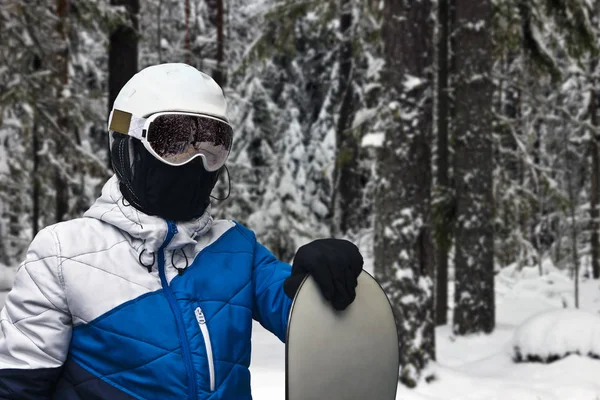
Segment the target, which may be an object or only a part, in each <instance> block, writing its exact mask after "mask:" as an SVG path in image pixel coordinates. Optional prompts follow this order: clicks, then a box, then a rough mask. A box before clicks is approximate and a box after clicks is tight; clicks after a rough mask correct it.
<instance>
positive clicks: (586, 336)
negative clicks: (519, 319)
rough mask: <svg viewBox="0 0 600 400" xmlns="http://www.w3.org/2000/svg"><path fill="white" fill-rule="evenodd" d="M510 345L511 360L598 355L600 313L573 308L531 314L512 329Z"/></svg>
mask: <svg viewBox="0 0 600 400" xmlns="http://www.w3.org/2000/svg"><path fill="white" fill-rule="evenodd" d="M512 349H513V360H514V361H515V362H542V363H551V362H554V361H556V360H560V359H562V358H565V357H567V356H569V355H572V354H577V355H582V356H588V357H591V358H596V359H600V316H599V315H597V314H593V313H590V312H586V311H581V310H575V309H561V310H552V311H546V312H543V313H540V314H537V315H534V316H533V317H531V318H530V319H528V320H527V321H525V322H524V323H523V324H522V325H521V326H520V327H519V328H518V329H517V330H516V331H515V334H514V337H513V341H512Z"/></svg>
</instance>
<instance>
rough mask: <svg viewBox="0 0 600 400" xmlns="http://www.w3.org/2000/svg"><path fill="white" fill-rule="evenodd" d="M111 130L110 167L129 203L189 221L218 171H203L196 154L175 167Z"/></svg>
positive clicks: (197, 213)
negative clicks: (185, 162)
mask: <svg viewBox="0 0 600 400" xmlns="http://www.w3.org/2000/svg"><path fill="white" fill-rule="evenodd" d="M111 134H112V135H113V143H112V147H111V161H112V163H113V169H114V170H115V171H116V173H117V177H118V178H119V185H120V188H121V192H122V193H123V196H124V197H125V200H127V201H128V202H129V203H130V204H131V205H132V206H134V207H135V208H137V209H138V210H139V211H141V212H143V213H145V214H148V215H155V216H159V217H161V218H164V219H167V220H172V221H191V220H193V219H196V218H198V217H200V216H201V215H202V214H203V213H204V211H205V210H206V208H207V207H208V205H209V204H210V193H211V192H212V190H213V188H214V186H215V184H216V183H217V179H218V176H219V172H218V171H215V172H208V171H206V169H205V168H204V165H203V164H202V159H201V158H200V157H198V158H196V159H194V160H192V161H191V162H189V163H187V164H185V165H182V166H178V167H173V166H170V165H167V164H165V163H163V162H161V161H159V160H157V159H156V158H155V157H154V156H153V155H152V154H150V153H149V152H148V151H147V150H146V149H145V148H144V145H143V144H142V142H140V141H139V140H136V139H131V138H129V137H127V136H125V135H122V134H118V133H112V132H111ZM130 146H131V149H130ZM130 150H132V151H130ZM131 155H133V162H131V159H130V156H131Z"/></svg>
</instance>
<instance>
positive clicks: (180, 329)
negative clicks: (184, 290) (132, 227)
mask: <svg viewBox="0 0 600 400" xmlns="http://www.w3.org/2000/svg"><path fill="white" fill-rule="evenodd" d="M167 227H168V230H167V237H166V239H165V242H164V243H163V244H162V246H160V249H158V275H159V276H160V283H161V286H162V288H163V291H164V293H165V296H166V297H167V301H168V302H169V306H170V307H171V311H172V312H173V316H174V317H175V322H176V324H177V334H178V335H179V342H180V343H181V351H182V353H183V360H184V362H185V369H186V372H187V378H188V399H189V400H197V398H198V397H197V391H196V377H195V371H194V364H193V362H192V355H191V351H190V344H189V342H188V338H187V335H186V333H185V327H184V324H183V317H182V314H181V309H180V308H179V304H177V300H175V295H173V292H172V291H171V287H170V286H169V283H168V282H167V277H166V274H165V247H167V245H168V244H169V242H170V241H171V240H172V239H173V236H175V235H176V234H177V232H178V231H177V225H175V223H174V222H172V221H167Z"/></svg>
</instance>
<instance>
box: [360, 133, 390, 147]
mask: <svg viewBox="0 0 600 400" xmlns="http://www.w3.org/2000/svg"><path fill="white" fill-rule="evenodd" d="M384 140H385V134H384V133H368V134H366V135H365V136H364V137H363V138H362V142H361V146H362V147H369V146H370V147H382V146H383V142H384Z"/></svg>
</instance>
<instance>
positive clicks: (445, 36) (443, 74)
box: [435, 0, 452, 325]
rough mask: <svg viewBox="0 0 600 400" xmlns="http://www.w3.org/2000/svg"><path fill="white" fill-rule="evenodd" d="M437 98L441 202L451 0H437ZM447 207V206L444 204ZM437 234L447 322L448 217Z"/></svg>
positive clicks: (440, 317)
mask: <svg viewBox="0 0 600 400" xmlns="http://www.w3.org/2000/svg"><path fill="white" fill-rule="evenodd" d="M438 24H439V30H440V33H439V38H438V43H437V47H438V69H437V72H438V88H437V95H438V102H437V114H438V119H437V136H438V142H437V184H438V187H439V194H440V196H443V197H444V199H443V201H442V202H441V204H444V205H445V204H448V201H447V196H449V195H450V190H449V187H448V185H449V183H450V182H449V179H448V165H449V163H448V111H449V110H448V69H449V64H448V63H449V60H448V43H449V40H450V30H449V14H448V0H439V2H438ZM444 208H446V207H444ZM446 212H447V210H442V212H441V213H438V216H440V218H442V217H441V216H445V215H446ZM436 226H437V229H438V232H437V234H438V238H440V240H438V241H437V246H436V262H437V274H436V296H435V299H436V307H435V309H436V312H435V315H436V324H437V325H446V323H447V322H448V248H449V246H450V243H448V242H449V240H448V238H449V236H450V235H449V233H448V231H449V230H451V229H452V227H451V226H448V225H447V220H446V219H445V218H444V219H443V220H441V221H438V222H437V224H436Z"/></svg>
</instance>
